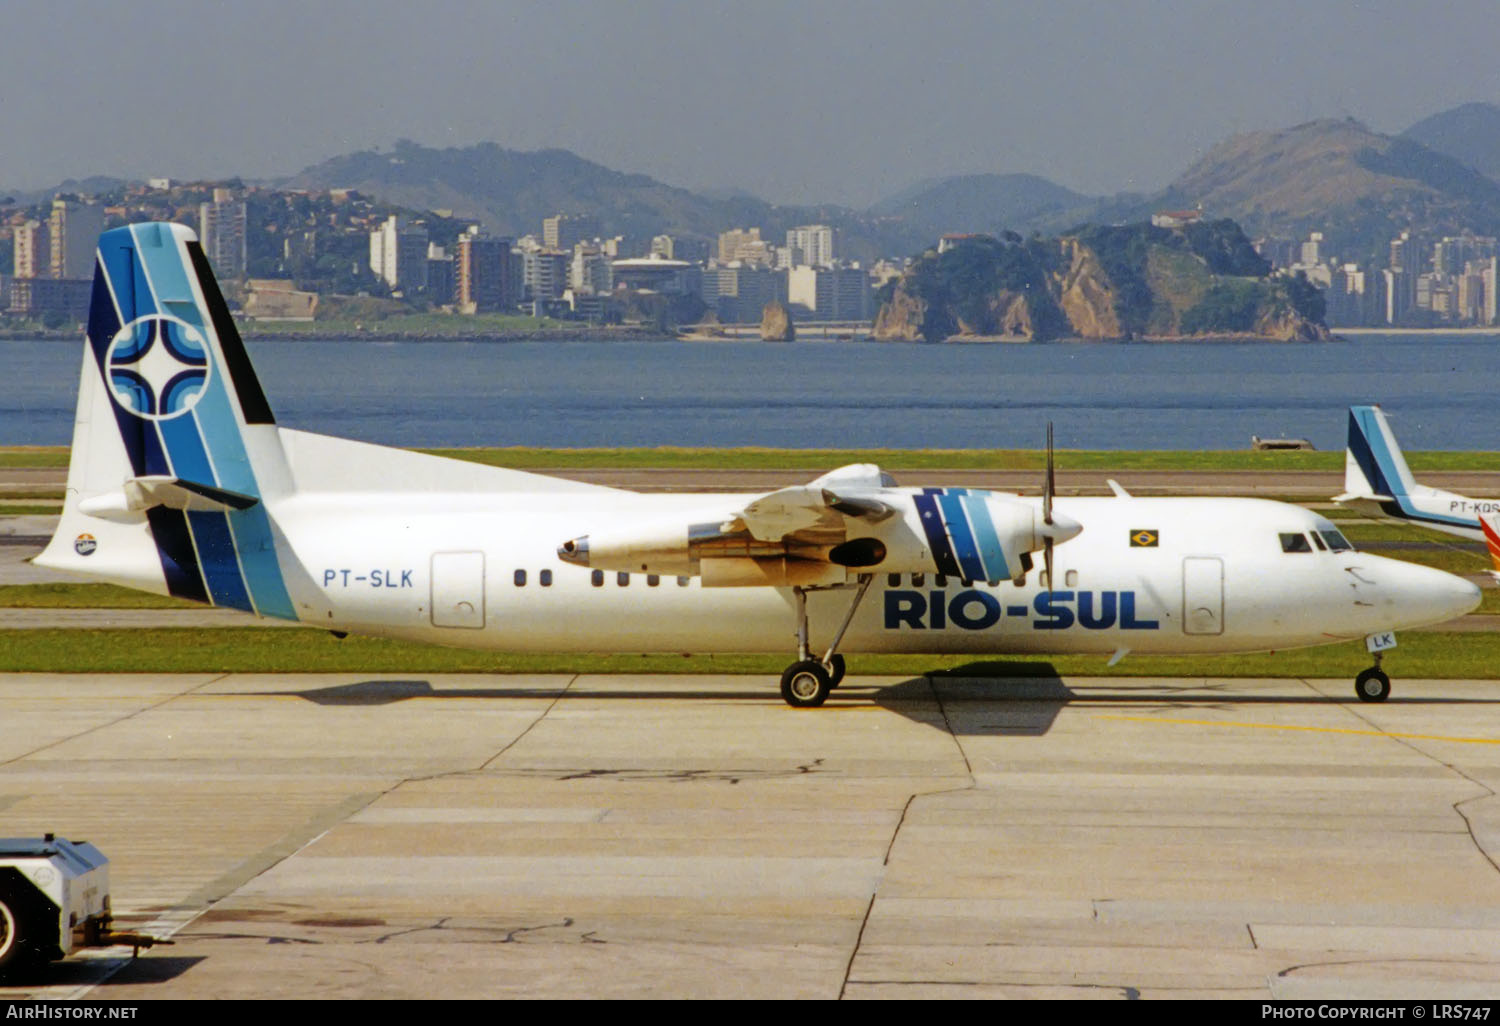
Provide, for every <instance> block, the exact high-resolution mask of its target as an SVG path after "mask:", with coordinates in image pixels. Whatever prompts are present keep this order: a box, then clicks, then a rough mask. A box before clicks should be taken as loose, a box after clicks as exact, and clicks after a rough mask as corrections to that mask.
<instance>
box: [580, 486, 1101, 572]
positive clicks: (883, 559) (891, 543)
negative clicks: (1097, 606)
mask: <svg viewBox="0 0 1500 1026" xmlns="http://www.w3.org/2000/svg"><path fill="white" fill-rule="evenodd" d="M872 506H876V507H878V508H879V509H881V510H882V511H886V512H885V513H884V515H883V516H881V517H880V518H879V519H869V518H864V517H860V516H847V518H846V519H845V520H844V527H843V533H844V537H843V538H842V539H840V538H839V537H838V534H837V532H836V531H829V530H827V529H825V528H822V527H819V528H817V529H816V530H804V531H793V532H792V533H791V534H790V535H789V537H787V538H780V539H774V540H761V539H757V538H755V537H754V536H753V535H751V533H750V532H749V531H748V530H732V531H727V530H725V527H726V525H728V524H729V523H731V522H732V521H733V515H732V514H731V516H730V518H729V519H727V520H710V521H704V522H699V523H691V522H685V519H675V520H672V521H667V522H659V523H644V524H642V523H637V524H631V525H627V526H623V527H617V528H606V529H605V530H603V531H596V532H593V533H591V534H586V535H583V536H581V537H578V538H574V539H572V540H570V541H567V542H564V543H563V544H562V545H561V546H559V547H558V550H557V555H558V558H559V559H561V560H563V561H564V562H567V563H573V564H575V565H578V566H587V567H593V568H595V569H599V570H615V571H624V572H626V573H656V574H682V575H698V574H701V575H702V577H703V583H704V585H705V586H707V587H731V586H750V585H778V586H786V585H793V584H801V585H808V586H812V585H822V584H830V583H838V582H841V581H843V580H844V579H846V578H847V576H848V573H849V572H850V571H855V572H867V573H946V574H953V575H955V576H959V577H963V578H967V579H971V580H982V581H1003V580H1007V579H1016V578H1020V577H1021V576H1023V575H1024V574H1025V573H1026V570H1027V569H1028V567H1029V560H1028V559H1026V558H1025V557H1026V555H1027V554H1028V553H1032V552H1037V551H1039V550H1040V549H1041V548H1042V547H1043V546H1044V545H1045V544H1046V541H1047V539H1048V538H1049V537H1050V538H1051V539H1052V541H1053V542H1061V541H1066V540H1068V539H1069V538H1071V537H1073V536H1074V535H1076V534H1077V533H1078V532H1079V531H1081V530H1082V527H1081V526H1080V525H1079V524H1078V523H1077V521H1074V520H1072V519H1070V518H1068V517H1066V516H1063V515H1061V514H1058V513H1055V512H1054V514H1053V523H1051V524H1050V525H1049V524H1046V523H1044V522H1043V521H1042V511H1041V509H1040V508H1039V507H1038V506H1037V504H1036V503H1034V502H1028V501H1025V500H1023V499H1019V498H1017V497H1014V496H1006V495H997V494H994V493H991V492H978V491H975V492H971V491H968V490H966V489H955V490H953V491H952V492H938V491H927V492H922V493H920V494H910V493H903V492H895V491H884V492H881V493H880V494H879V502H872ZM891 512H895V513H899V515H896V516H892V515H890V513H891ZM819 532H821V533H819ZM819 537H822V538H826V539H827V540H826V541H817V540H813V539H817V538H819Z"/></svg>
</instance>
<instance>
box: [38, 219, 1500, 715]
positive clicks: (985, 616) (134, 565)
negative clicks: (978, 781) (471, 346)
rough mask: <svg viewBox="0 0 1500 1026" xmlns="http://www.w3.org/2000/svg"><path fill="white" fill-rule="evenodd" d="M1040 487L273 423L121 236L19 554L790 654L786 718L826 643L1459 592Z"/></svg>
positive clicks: (1370, 679) (830, 680)
mask: <svg viewBox="0 0 1500 1026" xmlns="http://www.w3.org/2000/svg"><path fill="white" fill-rule="evenodd" d="M1049 454H1050V439H1049ZM1051 477H1052V475H1051V471H1050V460H1049V472H1048V477H1047V486H1046V489H1045V493H1044V495H1043V496H1042V497H1041V498H1039V499H1033V498H1023V497H1021V496H1018V495H1012V494H1005V493H1000V492H990V491H979V490H971V489H965V488H899V487H896V486H895V484H894V482H892V481H891V480H890V478H888V477H887V476H886V475H884V474H882V473H881V472H880V470H879V469H878V468H877V467H874V466H869V465H860V466H850V467H844V468H843V469H841V470H835V471H833V472H832V473H829V474H826V475H824V476H823V477H821V478H819V479H817V480H816V481H813V482H812V483H810V484H807V485H800V486H796V487H791V488H783V489H780V490H777V491H773V492H770V493H766V494H755V495H728V494H697V495H652V494H638V493H634V492H628V491H621V490H616V489H612V488H604V487H598V486H594V485H588V484H581V483H576V482H572V481H564V480H559V479H556V478H552V477H546V476H541V475H535V474H527V473H521V472H518V471H514V470H503V469H497V468H492V467H485V466H478V465H475V464H472V463H466V462H461V461H455V460H448V459H442V458H438V457H433V456H426V455H421V454H417V453H412V452H406V451H402V450H396V449H387V448H382V447H379V446H374V445H367V444H363V443H360V442H351V441H344V440H341V439H336V438H329V437H325V436H320V435H314V434H308V433H305V432H301V431H292V430H288V429H286V428H283V427H280V426H278V425H277V424H276V422H275V420H274V418H273V417H272V414H271V409H270V406H269V405H268V403H267V402H266V398H265V395H264V394H263V393H262V391H261V387H260V384H259V382H258V381H257V379H256V376H255V373H254V371H253V370H252V368H251V365H250V361H249V358H248V357H247V355H246V352H245V347H244V344H243V343H242V342H241V340H240V337H239V334H238V332H237V331H236V330H235V327H234V324H233V321H232V320H231V319H230V316H229V313H228V310H227V308H226V306H225V304H224V300H223V298H222V297H221V296H220V294H219V290H218V287H217V285H216V284H215V282H214V279H213V275H212V273H211V272H210V270H209V266H208V263H207V261H206V259H205V258H204V255H203V251H202V249H201V248H200V247H199V245H198V242H197V240H196V238H195V236H194V235H193V233H192V232H191V231H189V230H188V229H186V228H184V227H181V226H179V225H172V224H139V225H134V226H131V227H127V228H119V229H115V230H112V231H109V232H106V233H105V234H104V235H103V236H102V237H101V238H100V240H99V251H98V265H97V270H96V273H95V278H94V293H93V305H92V310H91V312H90V317H89V325H88V332H87V340H86V345H85V347H84V354H83V368H82V378H81V383H80V388H79V399H78V415H77V421H76V424H75V427H74V436H73V451H72V459H71V463H70V466H69V470H68V485H67V498H66V501H65V503H64V507H63V514H62V519H61V523H60V526H59V527H58V530H57V534H56V535H55V536H54V537H53V539H52V540H51V543H50V544H49V545H48V546H47V548H46V550H45V551H44V552H43V553H42V554H41V555H40V556H38V557H37V558H36V562H37V563H38V564H40V565H42V566H46V567H52V568H56V569H60V570H68V571H74V572H77V573H81V574H85V575H88V576H90V577H93V578H96V579H99V580H104V581H110V582H113V583H116V584H121V585H125V586H127V587H131V588H138V589H142V590H146V591H152V592H157V593H161V594H170V595H178V596H182V597H186V598H192V599H196V600H198V601H200V602H205V603H210V604H213V605H217V606H228V607H233V608H236V609H241V610H244V611H246V612H249V613H253V614H255V615H258V616H263V617H276V618H280V619H284V620H293V621H297V622H300V623H303V624H306V625H309V626H316V627H322V628H324V629H327V630H330V631H332V632H334V633H336V634H343V633H345V632H351V631H353V632H358V633H362V634H371V635H382V636H388V637H398V638H406V639H412V640H419V641H427V642H434V643H438V644H444V645H452V646H462V647H469V648H481V649H493V650H498V651H567V652H572V651H576V652H604V651H627V652H647V651H654V652H724V651H732V652H749V651H760V652H765V651H776V650H779V649H783V648H786V649H791V648H792V647H793V638H794V637H795V650H796V653H797V655H796V661H795V662H793V663H792V665H791V666H789V667H788V668H787V670H786V672H785V673H784V674H783V675H782V680H781V693H782V696H783V697H784V698H785V700H786V701H787V702H788V703H789V704H791V705H793V706H816V705H820V704H822V702H823V701H824V700H825V699H826V698H827V696H828V694H829V690H830V688H832V687H834V686H836V685H837V684H838V681H839V679H840V678H841V677H842V676H843V672H844V661H843V655H842V654H841V653H840V651H839V649H840V648H841V647H842V648H844V649H848V650H851V651H858V652H913V653H973V654H976V655H977V654H992V653H1066V652H1089V653H1101V654H1113V655H1114V657H1115V659H1116V660H1117V659H1119V658H1121V657H1123V656H1124V655H1125V654H1126V653H1127V652H1143V653H1153V652H1156V653H1198V652H1201V653H1211V652H1249V651H1263V650H1270V649H1284V648H1294V647H1298V646H1309V645H1322V644H1329V643H1332V642H1339V641H1345V640H1349V639H1357V638H1361V637H1365V638H1370V637H1377V638H1383V639H1386V643H1385V645H1384V647H1389V644H1391V643H1393V641H1390V640H1389V632H1392V631H1394V630H1397V629H1400V628H1408V627H1418V626H1422V625H1425V624H1431V623H1437V622H1440V621H1443V620H1448V619H1450V618H1452V617H1455V616H1458V615H1460V614H1462V613H1465V612H1467V611H1468V610H1470V609H1472V608H1473V607H1474V606H1475V605H1476V604H1477V603H1478V601H1479V591H1478V589H1477V588H1475V587H1474V586H1473V585H1472V584H1470V583H1469V582H1467V581H1465V580H1463V579H1462V578H1459V577H1455V576H1452V575H1450V574H1446V573H1442V572H1439V571H1437V570H1431V569H1428V568H1426V567H1421V566H1413V565H1410V564H1407V563H1401V562H1397V561H1394V560H1390V559H1383V558H1381V557H1378V556H1371V555H1368V554H1365V553H1360V552H1356V551H1354V549H1353V547H1352V546H1351V545H1350V544H1349V543H1348V542H1347V541H1345V540H1344V538H1343V536H1342V535H1341V534H1339V532H1338V530H1337V528H1335V526H1334V525H1333V523H1331V522H1330V521H1328V520H1326V519H1324V518H1323V517H1321V516H1318V515H1317V514H1315V513H1312V512H1310V511H1308V510H1305V509H1302V508H1300V507H1297V506H1291V505H1284V504H1281V503H1275V502H1266V501H1261V500H1251V499H1198V498H1183V499H1147V498H1134V497H1132V496H1130V495H1128V494H1127V493H1126V492H1125V490H1124V489H1123V488H1120V487H1119V486H1118V485H1114V486H1113V488H1114V492H1115V494H1114V496H1113V497H1109V498H1069V499H1066V500H1059V501H1057V502H1056V504H1055V505H1056V508H1055V509H1054V508H1053V507H1054V503H1053V497H1052V485H1051ZM1054 546H1058V550H1057V552H1056V554H1054V552H1053V548H1054ZM1038 551H1040V552H1042V553H1043V558H1044V561H1045V563H1046V564H1047V569H1046V571H1042V570H1040V569H1039V570H1037V571H1036V572H1032V562H1031V554H1032V553H1034V552H1038ZM1053 564H1055V565H1053ZM1054 581H1055V582H1056V586H1049V584H1050V583H1051V582H1054ZM814 639H817V642H818V644H819V647H818V648H814ZM1369 647H1370V648H1371V651H1375V652H1377V654H1376V657H1375V658H1376V663H1377V665H1376V666H1373V667H1371V668H1370V669H1368V670H1366V671H1365V672H1364V673H1362V674H1360V677H1359V680H1358V683H1357V686H1356V692H1357V694H1358V695H1359V697H1360V698H1362V699H1365V700H1367V701H1379V700H1381V699H1383V698H1385V697H1386V695H1387V694H1388V693H1389V691H1390V681H1389V678H1387V677H1386V675H1385V674H1384V673H1382V672H1381V671H1380V670H1379V668H1378V663H1379V658H1380V656H1379V654H1378V652H1379V649H1380V648H1381V647H1382V645H1381V644H1379V643H1373V644H1370V646H1369Z"/></svg>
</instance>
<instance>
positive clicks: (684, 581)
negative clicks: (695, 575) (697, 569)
mask: <svg viewBox="0 0 1500 1026" xmlns="http://www.w3.org/2000/svg"><path fill="white" fill-rule="evenodd" d="M692 583H693V579H692V578H691V577H678V578H677V587H679V588H686V587H687V586H688V585H689V584H692Z"/></svg>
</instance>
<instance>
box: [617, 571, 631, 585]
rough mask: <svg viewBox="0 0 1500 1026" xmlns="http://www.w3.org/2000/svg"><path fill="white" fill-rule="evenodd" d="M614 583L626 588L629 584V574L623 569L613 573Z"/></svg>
mask: <svg viewBox="0 0 1500 1026" xmlns="http://www.w3.org/2000/svg"><path fill="white" fill-rule="evenodd" d="M615 583H616V584H618V585H619V586H620V587H622V588H628V587H629V586H630V575H629V574H627V573H625V572H623V571H621V572H620V573H617V574H615Z"/></svg>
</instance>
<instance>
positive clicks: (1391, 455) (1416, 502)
mask: <svg viewBox="0 0 1500 1026" xmlns="http://www.w3.org/2000/svg"><path fill="white" fill-rule="evenodd" d="M1333 501H1334V502H1337V503H1340V504H1341V505H1344V506H1348V507H1349V508H1351V509H1357V510H1359V511H1360V512H1362V513H1369V514H1370V515H1372V516H1377V517H1388V518H1390V519H1392V520H1404V521H1406V522H1407V523H1410V524H1416V525H1417V526H1418V527H1430V528H1432V529H1433V530H1434V531H1442V532H1444V533H1446V534H1453V535H1457V536H1458V537H1460V538H1471V539H1473V540H1475V541H1482V542H1484V543H1485V544H1486V546H1488V548H1489V553H1490V561H1491V562H1492V563H1493V564H1494V568H1495V569H1494V571H1493V572H1494V573H1495V574H1496V575H1497V576H1500V499H1471V498H1469V497H1468V496H1466V495H1455V494H1454V493H1453V492H1445V491H1441V490H1439V489H1437V488H1430V487H1428V486H1427V485H1424V484H1418V483H1417V480H1416V478H1414V477H1413V476H1412V473H1411V468H1409V467H1408V466H1407V465H1406V457H1405V456H1403V455H1402V454H1401V446H1400V445H1398V444H1396V435H1395V433H1394V432H1392V431H1391V426H1390V424H1389V423H1387V422H1386V419H1385V411H1384V410H1382V409H1381V408H1380V407H1379V406H1351V407H1349V443H1348V446H1347V447H1346V448H1345V450H1344V493H1343V494H1342V495H1336V496H1334V500H1333Z"/></svg>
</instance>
